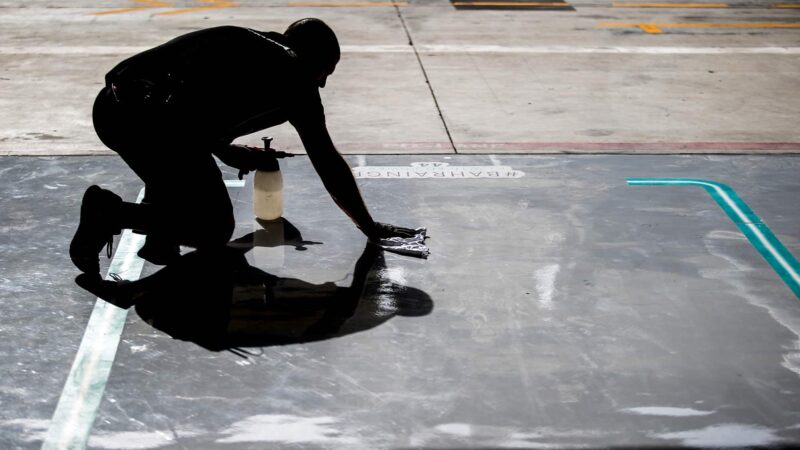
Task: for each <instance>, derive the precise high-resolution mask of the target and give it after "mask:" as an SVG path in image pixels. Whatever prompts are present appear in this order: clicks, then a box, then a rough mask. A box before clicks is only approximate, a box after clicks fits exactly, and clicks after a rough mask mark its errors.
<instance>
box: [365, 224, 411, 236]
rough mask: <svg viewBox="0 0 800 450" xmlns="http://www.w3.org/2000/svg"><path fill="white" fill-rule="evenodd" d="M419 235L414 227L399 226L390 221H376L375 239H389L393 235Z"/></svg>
mask: <svg viewBox="0 0 800 450" xmlns="http://www.w3.org/2000/svg"><path fill="white" fill-rule="evenodd" d="M416 235H417V231H416V230H414V229H412V228H405V227H398V226H394V225H390V224H388V223H381V222H375V231H374V236H373V237H372V238H373V239H387V238H391V237H401V238H410V237H414V236H416Z"/></svg>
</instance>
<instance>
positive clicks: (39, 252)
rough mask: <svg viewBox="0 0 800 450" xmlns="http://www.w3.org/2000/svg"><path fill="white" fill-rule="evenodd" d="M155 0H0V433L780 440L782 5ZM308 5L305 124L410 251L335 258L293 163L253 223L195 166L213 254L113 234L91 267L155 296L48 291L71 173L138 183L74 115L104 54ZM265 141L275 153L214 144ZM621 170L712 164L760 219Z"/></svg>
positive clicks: (217, 444)
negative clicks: (329, 72) (164, 255)
mask: <svg viewBox="0 0 800 450" xmlns="http://www.w3.org/2000/svg"><path fill="white" fill-rule="evenodd" d="M165 3H166V2H165ZM169 3H170V5H166V4H161V3H158V2H125V1H122V0H113V1H104V2H89V1H79V2H74V3H71V4H70V5H69V6H68V7H65V6H64V5H63V4H58V3H54V2H47V1H31V2H24V3H22V2H17V1H0V86H1V87H2V90H1V92H2V94H1V95H0V105H2V107H1V108H0V115H1V116H0V117H2V119H0V123H2V126H0V154H1V155H3V156H2V158H0V174H2V177H0V206H2V211H3V212H4V213H3V216H2V221H0V229H1V230H2V234H0V270H1V271H2V275H0V286H1V287H0V296H2V297H0V300H1V301H0V336H1V337H2V339H0V354H1V355H3V358H2V360H0V368H1V369H2V374H3V377H2V379H1V380H0V448H98V449H99V448H108V449H143V448H191V449H196V448H200V449H205V448H236V449H239V448H287V449H288V448H324V449H327V448H363V449H374V448H398V449H402V448H422V449H438V448H575V447H582V448H643V447H650V448H654V447H657V448H679V447H696V448H735V447H774V448H793V447H797V446H800V397H799V396H800V362H798V361H800V356H798V348H800V304H798V300H800V296H799V295H798V294H797V289H798V288H797V284H796V283H795V284H793V283H792V280H793V278H792V273H794V274H796V272H797V270H798V267H797V263H796V260H794V259H793V257H792V256H791V255H794V256H798V255H800V228H799V227H798V225H797V224H798V221H799V219H800V218H799V217H798V211H800V208H799V207H798V200H797V199H798V193H800V177H798V175H797V174H798V169H799V168H800V167H799V166H800V162H799V161H800V160H798V157H797V156H796V153H797V152H798V151H800V134H799V132H798V130H797V126H796V122H797V117H798V116H800V114H799V113H800V96H798V92H800V77H798V73H799V72H800V62H799V60H798V54H800V45H798V41H800V30H798V29H796V28H794V27H795V26H797V25H798V24H800V20H798V16H797V9H796V8H793V7H791V6H792V5H791V4H786V5H778V4H777V3H776V4H773V3H770V2H748V3H736V2H734V3H728V4H727V7H722V6H717V7H709V6H708V5H703V6H705V7H704V8H697V6H698V5H694V6H693V7H688V5H686V4H682V3H681V4H673V5H672V7H664V6H665V5H662V6H660V7H656V6H655V5H654V4H649V5H648V6H643V5H639V6H633V5H630V4H626V5H623V4H617V5H616V6H614V5H613V4H611V3H610V2H608V3H597V2H592V3H589V2H581V1H577V2H571V3H569V4H568V6H566V7H560V6H559V7H552V6H550V7H545V8H547V9H550V10H541V11H537V10H514V9H504V10H491V9H490V10H484V9H480V10H469V8H470V7H469V6H464V5H458V8H459V9H456V7H455V6H456V5H453V4H451V3H450V2H447V1H442V0H428V1H418V2H415V1H412V2H410V3H408V4H406V3H400V4H397V5H391V4H389V5H386V4H376V3H371V4H368V3H362V4H360V6H355V5H352V4H351V5H350V6H333V5H335V4H334V3H330V4H326V5H316V6H311V5H309V4H302V5H301V4H299V3H287V2H262V1H250V2H242V4H240V5H232V4H229V3H225V2H219V1H216V2H213V1H212V2H193V1H175V2H169ZM339 5H341V4H339ZM666 6H669V5H666ZM497 7H498V8H509V6H508V5H501V6H497ZM527 7H530V6H527ZM569 7H572V8H573V9H574V10H569ZM137 8H138V9H137ZM198 8H205V9H198ZM465 8H466V9H465ZM554 8H555V9H557V8H562V9H561V10H555V11H554V10H552V9H554ZM96 13H104V14H100V15H98V14H96ZM162 13H169V14H162ZM307 16H315V17H320V18H322V19H324V20H326V21H328V22H329V23H330V24H331V25H332V26H333V28H334V29H336V30H337V32H338V34H339V36H340V40H341V42H342V44H343V50H344V53H343V59H342V62H341V63H340V65H339V68H338V70H337V72H336V74H335V75H334V76H333V77H332V78H331V79H330V81H329V84H328V87H327V88H326V89H324V90H323V91H322V93H323V99H324V102H325V105H326V111H327V114H328V123H329V126H330V127H331V133H332V135H333V136H334V139H335V141H336V142H337V144H338V145H339V148H340V150H341V151H342V152H343V153H346V154H348V161H349V162H350V164H351V165H352V166H353V167H354V173H356V175H357V176H359V184H360V185H361V186H362V190H363V193H364V195H365V198H366V200H367V203H368V204H369V206H370V208H371V210H372V211H373V214H374V216H375V217H376V218H377V219H378V220H381V221H385V222H390V223H398V224H401V225H407V226H427V227H428V228H429V231H430V235H431V236H432V237H431V239H430V240H429V244H430V247H431V251H432V255H431V257H430V259H428V260H417V259H412V258H408V257H403V256H398V255H393V254H388V253H387V254H380V253H375V252H374V251H372V250H370V249H369V248H367V249H366V250H365V244H366V242H365V239H364V238H363V237H362V236H361V235H360V234H359V233H358V231H357V230H356V229H355V228H354V227H353V226H352V224H351V223H350V222H349V220H348V219H347V218H346V217H345V216H344V215H343V214H342V213H341V212H339V211H338V210H337V209H336V207H335V206H334V205H333V203H332V201H330V199H329V198H328V197H327V195H326V194H325V192H324V190H323V188H322V186H321V184H320V183H319V181H317V179H316V176H315V175H314V173H313V171H312V169H311V167H310V165H309V163H308V161H307V159H306V158H305V157H303V156H299V157H297V158H294V159H291V160H286V161H284V162H283V163H282V164H283V169H284V177H285V181H286V192H285V195H286V212H285V215H284V217H285V219H286V222H281V223H279V224H271V225H268V226H266V228H265V227H263V226H262V225H260V224H258V223H256V222H255V221H254V220H253V215H252V212H251V208H252V201H251V196H252V191H251V189H252V188H251V186H250V184H249V183H250V181H251V179H250V178H248V179H246V180H245V183H238V182H237V181H236V180H235V172H234V170H225V171H224V172H225V178H226V179H228V180H231V182H230V184H229V192H230V194H231V197H232V198H233V199H234V202H235V206H236V215H237V229H236V233H235V236H234V237H235V238H236V239H237V242H235V243H233V244H231V252H232V255H231V256H230V259H225V260H222V261H204V260H202V259H198V258H196V257H195V256H193V255H191V254H190V253H188V251H189V249H185V250H186V252H187V256H185V257H184V258H182V261H181V264H180V265H177V266H175V267H171V268H169V269H166V270H164V271H161V272H159V269H160V267H157V266H152V265H150V264H146V263H143V262H142V261H141V260H140V259H138V258H136V257H135V256H134V255H135V250H136V246H137V245H138V244H140V243H141V242H140V240H139V238H138V237H137V235H130V234H125V235H123V236H121V237H120V239H118V242H117V246H116V249H117V250H116V253H115V254H114V257H113V259H110V260H107V259H105V258H104V259H103V260H102V261H101V263H102V266H103V267H102V268H103V271H104V272H105V271H107V270H108V271H111V272H118V273H120V274H122V275H123V276H125V277H126V278H128V279H137V278H146V277H148V276H150V275H154V274H157V273H158V274H159V276H161V277H163V278H164V279H163V280H162V282H161V283H160V284H159V285H158V287H157V289H154V290H151V291H150V292H148V293H147V294H146V295H145V296H143V298H141V299H140V300H139V302H138V303H137V305H136V306H134V307H133V308H131V309H130V310H125V309H119V308H116V307H114V306H111V305H110V304H108V303H106V302H104V301H102V300H97V299H96V297H95V296H94V295H92V294H90V293H88V292H86V291H84V290H82V289H80V288H79V287H78V286H77V285H75V283H74V282H73V278H74V276H75V275H76V274H77V271H76V270H75V269H74V268H73V267H72V265H71V263H70V262H69V258H68V256H67V246H68V243H69V240H70V238H71V236H72V234H73V233H74V229H75V226H76V224H77V219H78V211H79V205H80V198H81V195H82V193H83V191H84V190H85V188H86V187H87V186H89V185H90V184H100V185H102V186H103V187H106V188H109V189H112V190H114V191H115V192H118V193H120V194H121V195H123V197H125V198H126V199H127V200H134V199H136V197H137V195H139V193H140V189H141V184H140V182H139V181H138V180H137V179H136V178H135V176H134V175H133V173H132V172H131V171H130V170H129V169H127V168H126V167H125V166H124V164H123V163H122V162H121V161H120V160H119V159H118V158H117V157H116V156H113V155H111V154H110V152H108V151H107V150H105V149H104V148H103V147H102V145H101V144H100V142H99V141H98V140H97V138H96V137H95V135H94V133H93V131H92V129H91V123H90V109H91V103H92V100H93V98H94V95H95V94H96V91H97V90H98V89H99V87H100V86H101V83H102V77H103V74H104V73H105V72H106V71H107V70H108V69H109V68H111V67H112V66H113V65H114V64H115V63H116V62H117V61H119V60H120V59H122V58H124V57H126V56H128V55H130V54H133V53H135V52H137V51H139V50H142V49H144V48H147V47H150V46H153V45H157V44H159V43H161V42H163V41H165V40H167V39H169V38H171V37H173V36H175V35H178V34H180V33H184V32H188V31H190V30H194V29H198V28H202V27H209V26H215V25H222V24H236V25H242V26H250V27H254V28H259V29H276V30H282V29H283V28H285V26H286V25H287V24H288V23H290V22H292V21H293V20H295V19H297V18H300V17H307ZM709 24H715V26H714V27H710V26H709ZM734 25H735V26H734ZM659 31H660V33H659ZM409 41H410V42H411V43H413V45H409ZM243 65H244V66H246V61H245V62H243ZM265 134H269V135H272V136H274V137H275V138H276V140H275V144H274V145H275V147H277V148H281V149H286V150H290V151H295V152H302V149H301V148H300V143H299V140H298V139H297V138H296V136H295V135H294V132H293V131H292V130H291V129H290V128H288V127H279V128H278V129H273V130H269V131H267V132H264V133H259V134H257V135H253V136H250V137H248V138H245V139H243V140H242V142H244V143H251V144H259V143H260V141H259V139H258V138H259V137H260V136H262V135H265ZM563 153H602V154H581V155H564V154H563ZM644 153H648V154H644ZM653 153H658V154H659V155H654V154H653ZM180 176H185V177H186V179H187V180H188V181H189V182H190V181H191V174H180ZM629 178H670V179H679V180H678V181H682V182H689V181H688V180H709V181H713V182H719V183H724V184H727V185H729V186H730V187H731V188H732V189H733V190H734V191H735V193H734V194H731V193H730V192H728V193H726V194H725V195H728V197H727V198H728V199H729V200H730V201H731V202H733V203H730V204H733V205H736V208H740V210H742V208H744V209H743V210H746V209H747V208H746V207H748V206H749V208H751V209H752V210H753V211H754V213H755V214H757V215H758V218H760V220H755V219H754V218H753V217H752V216H751V217H749V218H747V220H743V221H741V220H740V221H738V223H737V222H735V221H732V220H731V216H730V214H731V211H734V209H735V208H734V207H731V206H730V204H728V206H726V207H725V208H723V207H721V206H724V205H726V203H724V201H722V200H720V198H722V197H721V196H717V197H712V196H710V195H709V192H707V191H706V190H705V189H703V188H701V187H700V186H696V185H694V186H690V185H678V186H675V185H671V186H633V185H629V184H628V183H627V181H626V180H627V179H629ZM717 201H720V202H721V203H717ZM745 204H746V206H742V205H745ZM195 221H202V218H192V221H189V220H187V226H196V225H195ZM750 229H756V230H758V231H759V233H761V235H766V234H770V233H772V234H774V237H775V238H776V239H777V241H769V242H770V245H769V246H767V245H764V244H760V243H759V241H758V240H757V239H756V238H755V237H753V236H755V235H754V234H752V233H751V232H748V233H750V234H744V233H743V231H742V230H750ZM776 242H778V243H777V244H776ZM776 245H777V246H780V245H782V246H785V252H787V253H780V248H779V247H775V246H776ZM770 246H772V247H770ZM769 248H773V250H775V251H774V252H772V253H770V250H769ZM236 252H238V253H239V254H242V253H243V254H244V258H245V260H246V262H247V264H242V263H241V261H239V262H238V263H237V259H236V258H235V257H234V256H235V253H236ZM787 254H788V255H789V256H788V257H786V258H788V259H785V261H784V262H785V263H786V264H784V266H781V265H780V264H779V263H776V261H778V259H779V258H778V257H776V256H775V255H778V256H780V255H783V256H786V255H787ZM776 264H777V265H776ZM775 267H778V269H775ZM780 267H784V269H781V268H780ZM787 267H788V268H789V269H788V270H787V269H786V268H787ZM792 270H794V272H792ZM792 289H795V290H794V291H793V290H792Z"/></svg>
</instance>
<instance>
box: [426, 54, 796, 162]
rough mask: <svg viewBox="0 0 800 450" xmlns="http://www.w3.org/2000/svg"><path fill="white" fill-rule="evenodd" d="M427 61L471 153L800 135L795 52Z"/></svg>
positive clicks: (459, 140)
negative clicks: (497, 146)
mask: <svg viewBox="0 0 800 450" xmlns="http://www.w3.org/2000/svg"><path fill="white" fill-rule="evenodd" d="M423 59H424V62H425V66H426V70H427V71H428V74H429V77H430V79H431V83H432V84H433V86H434V89H435V91H436V94H437V98H438V99H439V104H440V105H441V107H442V111H443V113H444V117H445V120H446V121H447V123H448V126H449V128H450V131H451V133H452V135H453V138H454V140H455V142H456V147H457V148H459V149H460V151H463V152H465V153H466V152H470V151H478V152H486V151H487V150H486V148H484V147H482V146H480V145H478V146H477V148H476V146H475V144H480V143H492V142H493V143H507V144H508V147H510V148H512V149H518V150H521V149H524V148H526V146H527V147H529V148H530V150H533V151H535V150H538V149H540V148H541V146H542V145H543V143H563V147H562V148H563V149H564V150H566V151H579V150H580V149H581V148H582V147H581V144H588V143H617V142H622V143H625V142H634V143H647V142H664V143H675V145H674V146H673V148H672V150H673V151H675V150H680V145H679V143H707V142H752V143H765V142H797V141H798V140H799V138H800V135H798V132H797V130H796V128H795V127H794V117H796V116H797V115H798V113H800V102H798V99H797V98H795V96H794V95H791V94H790V95H786V94H787V93H788V92H798V91H800V84H798V80H800V78H798V76H797V74H798V70H800V65H798V59H797V57H795V56H788V55H787V56H777V55H768V56H767V55H747V56H739V57H736V58H731V57H730V56H725V55H669V56H666V57H665V56H664V55H609V54H602V55H580V56H577V55H515V54H513V55H496V54H495V55H475V54H472V55H450V54H435V53H432V54H425V55H423ZM767 65H768V66H769V67H770V71H769V72H765V71H763V67H765V66H767ZM601 74H602V75H601ZM743 92H746V94H743V95H744V96H740V95H738V94H740V93H743ZM570 144H575V145H573V146H572V147H571V146H570ZM544 145H545V147H546V144H544ZM639 147H640V148H641V149H643V150H644V149H647V148H648V146H647V145H646V144H645V145H640V146H639ZM698 147H699V146H698ZM697 150H703V149H702V148H697ZM712 150H717V149H716V148H712ZM490 151H491V150H490Z"/></svg>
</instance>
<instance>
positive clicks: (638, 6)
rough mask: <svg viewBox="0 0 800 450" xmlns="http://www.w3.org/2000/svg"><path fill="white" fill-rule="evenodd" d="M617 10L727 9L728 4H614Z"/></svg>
mask: <svg viewBox="0 0 800 450" xmlns="http://www.w3.org/2000/svg"><path fill="white" fill-rule="evenodd" d="M611 6H613V7H615V8H727V7H728V4H727V3H623V2H613V3H612V4H611Z"/></svg>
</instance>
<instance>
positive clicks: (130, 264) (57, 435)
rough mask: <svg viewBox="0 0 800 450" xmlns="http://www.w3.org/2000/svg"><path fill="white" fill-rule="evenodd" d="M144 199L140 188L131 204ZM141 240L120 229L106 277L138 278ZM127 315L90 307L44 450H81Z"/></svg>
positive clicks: (104, 307) (105, 306)
mask: <svg viewBox="0 0 800 450" xmlns="http://www.w3.org/2000/svg"><path fill="white" fill-rule="evenodd" d="M143 198H144V189H142V190H141V191H140V192H139V198H138V199H137V200H136V202H137V203H140V202H141V201H142V199H143ZM144 238H145V236H144V235H140V234H134V233H132V232H131V230H125V231H124V232H123V233H122V237H121V238H120V241H119V245H118V246H117V251H116V253H115V254H114V259H113V260H112V261H111V266H110V267H109V268H108V273H109V274H111V273H116V274H118V275H119V276H121V277H123V278H125V279H126V280H135V279H138V278H139V275H141V273H142V266H143V265H144V261H143V260H142V259H141V258H139V257H137V256H136V252H138V251H139V249H140V248H141V247H142V244H143V243H144ZM106 279H110V276H108V275H107V276H106ZM127 316H128V310H126V309H120V308H117V307H116V306H114V305H111V304H110V303H107V302H105V301H103V300H101V299H99V298H98V299H97V301H96V302H95V305H94V309H93V310H92V315H91V317H90V318H89V323H88V325H87V326H86V331H85V332H84V334H83V339H82V340H81V344H80V347H79V348H78V353H77V355H76V356H75V361H74V362H73V364H72V368H71V369H70V372H69V376H68V377H67V381H66V383H65V384H64V390H63V391H62V392H61V398H60V399H59V400H58V405H57V406H56V410H55V412H54V413H53V419H52V420H51V422H50V429H49V430H48V432H47V436H46V438H45V440H44V442H43V444H42V449H43V450H51V449H82V448H85V447H86V443H87V441H88V440H89V434H90V433H91V430H92V424H93V423H94V419H95V416H96V415H97V409H98V408H99V407H100V402H101V400H102V399H103V392H104V391H105V387H106V383H107V382H108V376H109V375H110V373H111V366H112V365H113V363H114V358H115V357H116V354H117V347H118V346H119V339H120V336H121V335H122V329H123V327H124V326H125V319H126V317H127Z"/></svg>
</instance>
